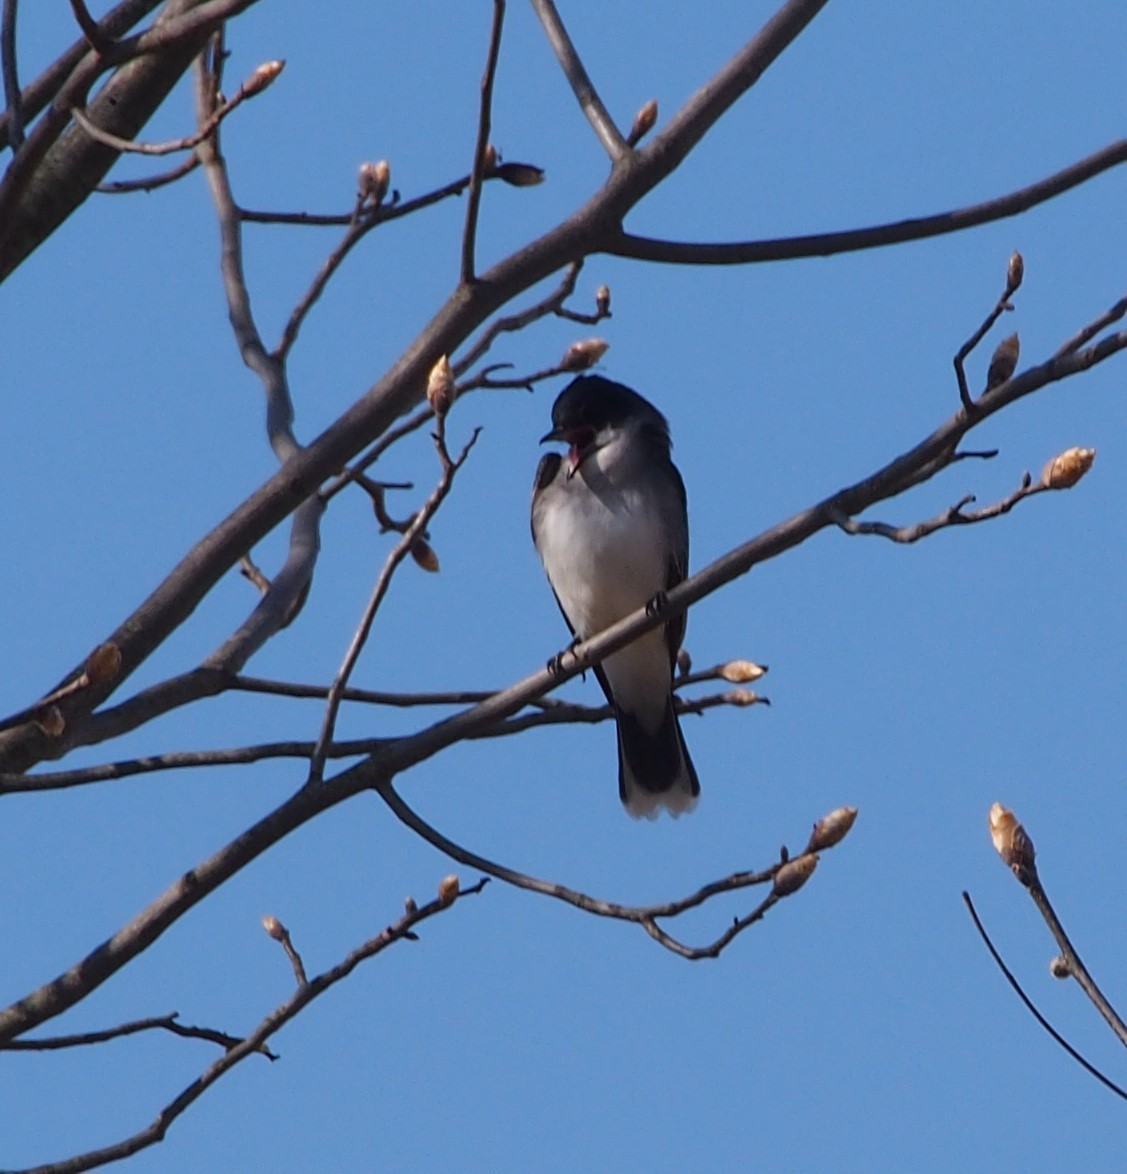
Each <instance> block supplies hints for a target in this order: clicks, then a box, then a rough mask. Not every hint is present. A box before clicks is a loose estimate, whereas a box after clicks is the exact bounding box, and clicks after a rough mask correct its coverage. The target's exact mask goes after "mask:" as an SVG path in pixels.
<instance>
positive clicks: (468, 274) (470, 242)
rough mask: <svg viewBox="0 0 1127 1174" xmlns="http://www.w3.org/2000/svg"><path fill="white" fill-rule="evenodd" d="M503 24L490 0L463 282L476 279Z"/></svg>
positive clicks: (498, 2) (501, 3)
mask: <svg viewBox="0 0 1127 1174" xmlns="http://www.w3.org/2000/svg"><path fill="white" fill-rule="evenodd" d="M504 24H505V0H493V26H492V28H491V29H490V32H489V52H488V54H487V56H486V59H485V73H484V74H483V76H482V79H481V108H480V111H479V113H478V119H477V143H476V144H475V146H474V156H473V167H472V169H471V170H470V191H469V196H468V197H467V198H466V224H465V228H464V229H463V231H462V283H463V284H464V285H469V283H470V282H472V281H474V280H476V272H475V266H474V249H475V246H476V242H477V215H478V212H479V211H480V209H481V186H482V176H483V174H484V172H485V153H486V151H487V149H488V147H489V132H490V122H491V117H492V110H493V82H494V80H495V79H496V76H497V60H498V58H499V57H500V54H501V31H502V29H503V28H504Z"/></svg>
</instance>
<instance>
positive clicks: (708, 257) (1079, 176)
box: [604, 139, 1127, 265]
mask: <svg viewBox="0 0 1127 1174" xmlns="http://www.w3.org/2000/svg"><path fill="white" fill-rule="evenodd" d="M1124 161H1127V139H1120V140H1119V141H1118V142H1114V143H1112V144H1110V145H1109V146H1107V147H1104V148H1103V149H1102V150H1099V151H1097V152H1096V153H1095V154H1094V155H1089V156H1088V157H1087V158H1086V159H1081V160H1080V161H1079V162H1078V163H1073V164H1072V165H1071V166H1069V167H1066V168H1064V169H1063V170H1062V171H1058V172H1056V173H1055V174H1054V175H1050V176H1048V177H1046V178H1045V179H1042V180H1038V181H1037V182H1036V183H1033V184H1030V185H1029V186H1028V187H1024V188H1019V189H1018V190H1017V191H1015V192H1010V193H1009V194H1008V195H1004V196H997V197H995V198H994V199H992V200H986V201H984V202H983V203H981V204H971V205H969V206H967V207H965V208H956V209H954V210H952V211H950V212H939V213H937V214H935V215H932V216H920V217H916V218H913V219H910V220H897V221H893V222H892V223H889V224H876V225H873V226H872V227H871V228H853V229H846V230H843V231H841V232H819V233H812V234H810V235H808V236H789V237H776V238H774V239H771V240H753V241H729V242H726V243H720V244H703V243H701V244H698V243H692V242H685V241H664V240H654V239H653V238H651V237H643V236H635V235H634V234H632V233H628V232H622V233H619V234H618V235H617V236H615V238H614V239H613V240H612V241H610V242H609V243H608V244H607V246H606V247H605V249H604V252H607V253H610V254H611V255H612V256H615V257H630V258H632V259H633V260H636V261H659V262H662V263H664V264H672V265H750V264H755V263H758V262H762V261H790V260H794V259H795V258H797V257H832V256H835V255H837V254H839V253H853V252H857V251H859V250H861V249H876V248H882V247H884V246H885V245H897V244H903V243H904V242H905V241H917V240H926V239H927V238H928V237H933V236H942V235H944V234H945V233H949V232H962V231H963V230H964V229H967V228H975V227H977V226H978V225H980V224H990V223H992V222H993V221H995V220H1005V219H1007V218H1008V217H1010V216H1017V215H1018V214H1019V213H1021V212H1027V211H1028V210H1029V209H1030V208H1035V207H1036V206H1037V205H1038V204H1043V203H1045V201H1046V200H1052V199H1055V198H1056V197H1057V196H1059V195H1062V194H1063V193H1064V192H1067V191H1069V190H1070V189H1072V188H1074V187H1078V186H1079V185H1080V184H1082V183H1087V181H1088V180H1090V179H1092V178H1094V177H1095V176H1097V175H1099V174H1101V173H1102V172H1104V171H1109V170H1111V168H1113V167H1118V166H1119V164H1120V163H1123V162H1124Z"/></svg>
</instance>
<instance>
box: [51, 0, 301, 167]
mask: <svg viewBox="0 0 1127 1174" xmlns="http://www.w3.org/2000/svg"><path fill="white" fill-rule="evenodd" d="M72 3H73V0H72ZM272 64H275V65H279V67H280V63H276V62H275V63H272ZM254 77H255V75H254V74H252V75H251V79H249V80H248V81H245V82H243V84H242V85H241V86H239V88H238V91H237V92H236V93H235V95H234V97H232V98H229V99H228V100H227V101H226V102H224V103H223V104H222V105H221V106H217V107H216V108H215V109H214V110H213V111H212V112H211V114H210V115H209V116H208V117H207V118H206V119H205V120H204V121H203V122H201V123H200V126H199V127H198V128H197V129H196V130H195V131H193V133H192V134H190V135H185V136H184V137H183V138H179V139H170V140H169V141H168V142H164V143H138V142H136V141H135V140H133V139H123V138H121V137H120V136H119V135H115V134H111V133H110V132H109V131H108V130H102V128H101V127H100V126H97V125H95V123H94V122H92V121H91V119H90V118H89V116H88V115H87V113H86V111H85V110H82V109H81V108H79V107H78V106H72V107H71V111H70V112H71V115H72V116H73V117H74V120H75V122H77V123H78V125H79V126H81V127H82V129H83V130H84V131H86V133H87V134H88V135H90V137H91V138H94V139H97V140H98V142H99V143H104V144H105V145H106V146H107V147H112V148H113V149H114V150H115V151H120V152H121V153H122V154H131V155H174V154H176V152H177V151H190V150H192V148H193V147H198V146H199V145H200V143H202V142H203V141H204V139H206V138H208V137H209V136H210V135H212V134H214V133H215V130H216V128H217V127H218V126H219V124H220V123H221V122H222V121H223V120H224V119H225V118H226V117H227V115H228V114H230V113H231V112H232V111H233V110H235V109H237V108H238V107H239V106H241V105H242V104H243V102H245V101H246V100H247V99H248V98H254V97H256V96H257V95H258V94H261V93H262V91H263V90H264V89H265V86H263V85H261V84H255V81H254Z"/></svg>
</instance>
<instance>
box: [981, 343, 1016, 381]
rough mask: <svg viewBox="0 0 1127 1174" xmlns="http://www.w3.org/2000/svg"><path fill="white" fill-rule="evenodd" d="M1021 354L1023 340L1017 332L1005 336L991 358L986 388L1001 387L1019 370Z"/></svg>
mask: <svg viewBox="0 0 1127 1174" xmlns="http://www.w3.org/2000/svg"><path fill="white" fill-rule="evenodd" d="M1020 355H1021V340H1020V339H1019V338H1018V336H1017V335H1016V334H1011V335H1009V336H1007V337H1006V338H1003V339H1002V341H1001V342H1000V343H998V347H997V349H996V350H995V351H994V354H993V357H992V358H991V359H990V370H989V371H988V372H987V373H986V390H987V391H989V390H990V389H991V388H993V387H1000V386H1001V385H1002V384H1003V383H1005V382H1006V380H1007V379H1009V377H1010V376H1011V375H1012V374H1013V373H1014V372H1015V371H1016V370H1017V360H1018V358H1019V356H1020Z"/></svg>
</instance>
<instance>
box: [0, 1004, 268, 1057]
mask: <svg viewBox="0 0 1127 1174" xmlns="http://www.w3.org/2000/svg"><path fill="white" fill-rule="evenodd" d="M143 1031H169V1032H171V1033H172V1034H173V1035H178V1036H180V1037H181V1038H182V1039H202V1040H206V1041H207V1042H208V1043H213V1044H218V1045H219V1046H220V1047H221V1048H225V1049H227V1050H230V1049H231V1048H233V1047H236V1046H237V1045H238V1044H241V1043H242V1042H243V1040H242V1037H240V1036H237V1035H228V1034H227V1032H225V1031H216V1030H215V1029H214V1028H211V1027H192V1026H190V1025H188V1024H184V1023H180V1022H179V1012H178V1011H173V1012H172V1013H171V1014H170V1015H160V1016H155V1017H153V1018H152V1019H135V1020H133V1021H132V1022H130V1023H122V1024H119V1025H118V1026H117V1027H107V1028H103V1029H102V1030H101V1031H83V1032H79V1033H78V1034H76V1035H51V1036H41V1037H39V1038H38V1039H13V1040H8V1041H7V1042H6V1043H4V1044H0V1051H6V1052H51V1051H57V1050H59V1049H62V1048H80V1047H87V1046H89V1045H92V1044H102V1043H106V1042H107V1041H108V1040H112V1039H122V1038H123V1037H125V1036H130V1035H137V1034H139V1033H140V1032H143ZM259 1051H260V1052H261V1054H262V1055H264V1056H265V1057H266V1058H267V1059H268V1060H276V1059H277V1058H278V1057H277V1056H276V1055H275V1054H274V1053H273V1052H272V1051H270V1049H269V1048H267V1047H266V1046H265V1044H264V1045H263V1046H262V1047H261V1048H260V1049H259Z"/></svg>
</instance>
